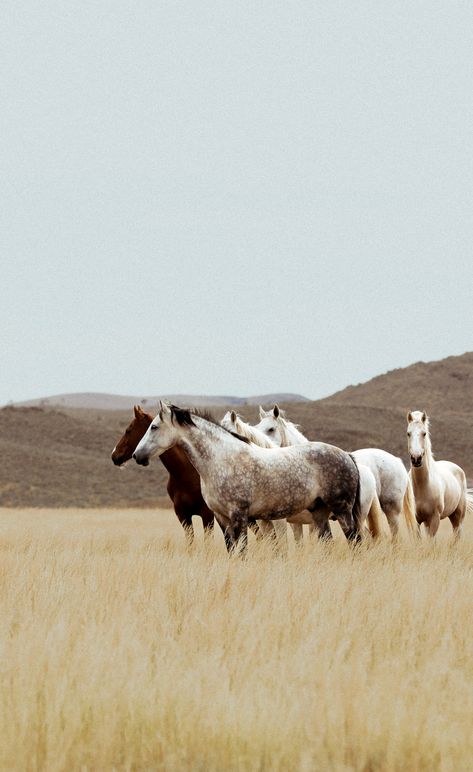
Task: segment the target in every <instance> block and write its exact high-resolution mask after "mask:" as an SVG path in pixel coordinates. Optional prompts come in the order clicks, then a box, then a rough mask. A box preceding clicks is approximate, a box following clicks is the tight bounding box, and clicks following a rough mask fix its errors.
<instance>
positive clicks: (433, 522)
mask: <svg viewBox="0 0 473 772" xmlns="http://www.w3.org/2000/svg"><path fill="white" fill-rule="evenodd" d="M424 525H425V527H426V529H427V533H428V534H429V536H431V537H432V539H433V538H434V536H435V534H436V533H437V531H438V529H439V525H440V515H439V513H438V512H435V514H434V515H433V516H432V517H431V518H430V520H428V521H427V520H426V521H425V522H424Z"/></svg>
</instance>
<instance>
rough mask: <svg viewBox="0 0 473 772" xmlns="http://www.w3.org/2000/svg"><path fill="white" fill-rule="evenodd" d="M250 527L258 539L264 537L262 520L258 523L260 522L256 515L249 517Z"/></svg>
mask: <svg viewBox="0 0 473 772" xmlns="http://www.w3.org/2000/svg"><path fill="white" fill-rule="evenodd" d="M248 528H249V529H250V531H253V533H254V535H255V536H256V538H257V539H262V538H263V535H264V534H263V532H262V530H261V520H260V524H259V525H258V523H257V522H256V520H255V518H254V517H249V518H248Z"/></svg>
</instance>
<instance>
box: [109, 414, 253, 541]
mask: <svg viewBox="0 0 473 772" xmlns="http://www.w3.org/2000/svg"><path fill="white" fill-rule="evenodd" d="M152 420H153V416H152V415H149V413H145V412H144V410H142V409H141V407H140V406H139V405H135V407H134V418H133V420H132V422H131V423H130V424H129V425H128V426H127V428H126V430H125V433H124V435H123V436H122V437H121V438H120V440H119V441H118V442H117V444H116V446H115V447H114V449H113V452H112V461H113V463H114V464H115V465H116V466H121V465H122V464H124V463H126V461H129V460H130V458H131V457H132V455H133V453H134V450H135V448H136V446H137V445H138V443H139V442H140V440H141V439H142V437H144V435H145V434H146V432H147V431H148V427H149V425H150V423H151V422H152ZM160 460H161V461H162V463H163V464H164V466H165V468H166V469H167V471H168V472H169V480H168V484H167V491H168V494H169V497H170V499H171V501H172V503H173V504H174V511H175V513H176V515H177V517H178V519H179V522H180V523H181V525H182V527H183V528H184V531H185V534H186V537H187V538H188V540H189V542H192V541H193V539H194V527H193V525H192V516H193V515H197V516H198V517H201V518H202V523H203V526H204V533H205V534H211V533H212V532H213V527H214V513H213V512H212V511H211V510H210V509H209V508H208V506H207V504H206V503H205V501H204V499H203V498H202V493H201V490H200V477H199V475H198V474H197V472H196V470H195V469H194V467H193V466H192V464H191V462H190V461H189V459H188V458H187V455H186V453H185V451H184V450H183V449H182V448H180V447H178V446H177V445H175V446H174V447H172V448H169V450H166V451H165V453H162V454H161V456H160ZM251 525H252V528H253V530H254V531H255V533H256V532H257V531H258V526H257V525H256V523H254V524H251ZM224 535H225V534H224ZM258 535H259V534H258ZM225 543H226V546H227V549H228V550H230V549H231V547H232V544H231V542H230V540H227V535H225Z"/></svg>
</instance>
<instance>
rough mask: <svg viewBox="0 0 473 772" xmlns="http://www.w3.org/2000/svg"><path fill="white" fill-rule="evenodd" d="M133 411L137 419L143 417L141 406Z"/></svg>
mask: <svg viewBox="0 0 473 772" xmlns="http://www.w3.org/2000/svg"><path fill="white" fill-rule="evenodd" d="M133 411H134V413H135V418H140V416H142V415H143V411H142V409H141V408H140V406H139V405H135V406H134V408H133Z"/></svg>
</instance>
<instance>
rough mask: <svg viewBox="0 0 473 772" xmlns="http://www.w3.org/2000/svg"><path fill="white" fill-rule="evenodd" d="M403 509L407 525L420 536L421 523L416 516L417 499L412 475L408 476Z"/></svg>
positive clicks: (413, 532)
mask: <svg viewBox="0 0 473 772" xmlns="http://www.w3.org/2000/svg"><path fill="white" fill-rule="evenodd" d="M402 511H403V514H404V519H405V521H406V525H407V527H408V529H409V531H410V532H411V534H414V535H415V536H419V523H418V522H417V518H416V500H415V496H414V490H413V488H412V480H411V478H410V477H408V478H407V487H406V492H405V493H404V498H403V500H402Z"/></svg>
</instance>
